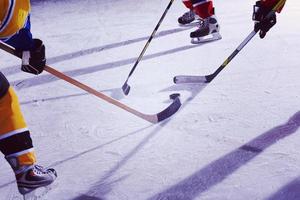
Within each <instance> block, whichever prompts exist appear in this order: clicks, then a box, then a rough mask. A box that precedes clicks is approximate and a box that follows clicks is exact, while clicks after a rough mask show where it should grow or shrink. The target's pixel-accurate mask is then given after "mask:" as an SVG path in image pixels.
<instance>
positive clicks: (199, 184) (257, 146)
mask: <svg viewBox="0 0 300 200" xmlns="http://www.w3.org/2000/svg"><path fill="white" fill-rule="evenodd" d="M299 127H300V111H298V112H297V113H295V114H294V115H293V116H292V117H291V118H290V119H289V120H288V121H287V122H286V123H285V124H282V125H279V126H277V127H275V128H273V129H271V130H269V131H267V132H265V133H263V134H261V135H260V136H258V137H256V138H254V139H253V140H251V141H249V142H248V143H246V144H244V145H242V146H241V147H239V148H237V149H235V150H233V151H232V152H230V153H228V154H226V155H224V156H223V157H221V158H219V159H218V160H215V161H213V162H212V163H210V164H208V165H207V166H205V167H204V168H202V169H200V170H198V171H196V172H195V173H194V174H191V175H190V176H189V177H186V178H185V179H183V180H182V181H180V182H178V183H177V184H175V185H173V186H170V187H169V188H168V189H166V190H164V191H162V192H160V193H158V194H156V195H154V196H152V197H150V198H149V199H148V200H158V199H176V200H191V199H195V198H196V197H198V196H199V195H201V193H203V192H205V191H207V190H209V189H210V188H211V187H213V186H214V185H217V184H218V183H220V182H222V181H223V180H224V179H226V178H227V177H228V176H229V175H231V174H233V173H234V172H235V171H236V170H238V169H239V168H240V167H242V166H243V165H245V164H246V163H248V162H250V161H251V160H252V159H253V158H255V157H256V156H258V155H259V154H260V153H262V152H263V151H264V150H265V149H267V148H268V147H270V146H271V145H273V144H275V143H276V142H278V141H279V140H281V139H284V138H286V137H287V136H290V135H292V134H293V133H295V132H296V131H297V130H298V129H299ZM250 147H251V148H250ZM251 149H252V150H251ZM297 184H299V183H297Z"/></svg>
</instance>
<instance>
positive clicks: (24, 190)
mask: <svg viewBox="0 0 300 200" xmlns="http://www.w3.org/2000/svg"><path fill="white" fill-rule="evenodd" d="M56 177H57V174H56V171H55V170H54V169H52V168H49V169H47V168H43V167H42V166H39V165H33V166H32V168H30V169H28V170H27V171H25V172H23V173H20V174H17V175H16V179H17V185H18V189H19V192H20V193H21V194H22V195H25V194H28V193H30V192H32V191H33V190H35V189H37V188H40V187H46V186H48V185H50V184H51V183H53V181H54V180H55V179H56Z"/></svg>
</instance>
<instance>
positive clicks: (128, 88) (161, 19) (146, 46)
mask: <svg viewBox="0 0 300 200" xmlns="http://www.w3.org/2000/svg"><path fill="white" fill-rule="evenodd" d="M173 2H174V0H171V1H170V3H169V5H168V6H167V8H166V9H165V11H164V13H163V15H162V16H161V18H160V20H159V21H158V23H157V25H156V27H155V28H154V30H153V32H152V34H151V36H150V37H149V39H148V41H147V43H146V44H145V46H144V48H143V50H142V52H141V53H140V55H139V57H138V59H137V60H136V62H135V63H134V65H133V67H132V69H131V71H130V72H129V75H128V76H127V79H126V81H125V83H124V84H123V86H122V90H123V92H124V94H125V95H128V93H129V91H130V85H128V83H127V82H128V80H129V78H130V76H131V75H132V74H133V72H134V70H135V68H136V67H137V65H138V64H139V62H140V61H141V59H142V57H143V55H144V54H145V52H146V49H147V48H148V46H149V44H150V42H151V41H152V39H153V37H154V35H155V33H156V31H157V30H158V28H159V26H160V24H161V23H162V21H163V19H164V18H165V16H166V14H167V12H168V10H169V9H170V7H171V5H172V3H173Z"/></svg>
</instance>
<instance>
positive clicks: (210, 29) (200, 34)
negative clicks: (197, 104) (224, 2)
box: [190, 15, 222, 44]
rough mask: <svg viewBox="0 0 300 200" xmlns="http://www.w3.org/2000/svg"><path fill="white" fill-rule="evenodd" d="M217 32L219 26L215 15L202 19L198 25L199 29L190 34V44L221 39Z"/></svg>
mask: <svg viewBox="0 0 300 200" xmlns="http://www.w3.org/2000/svg"><path fill="white" fill-rule="evenodd" d="M219 31H220V26H219V24H218V21H217V18H216V16H215V15H212V16H211V17H208V18H206V19H203V21H202V23H201V24H200V25H199V28H198V29H197V30H196V31H194V32H191V34H190V37H191V38H192V41H191V42H192V43H193V44H199V43H204V42H209V41H214V40H219V39H222V37H221V35H220V33H219Z"/></svg>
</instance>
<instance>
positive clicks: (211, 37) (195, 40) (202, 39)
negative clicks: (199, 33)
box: [191, 33, 222, 44]
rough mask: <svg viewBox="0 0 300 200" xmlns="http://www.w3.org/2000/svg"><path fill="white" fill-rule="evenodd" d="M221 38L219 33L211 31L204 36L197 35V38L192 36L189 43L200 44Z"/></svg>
mask: <svg viewBox="0 0 300 200" xmlns="http://www.w3.org/2000/svg"><path fill="white" fill-rule="evenodd" d="M220 39H222V36H221V35H220V33H213V34H210V35H207V36H204V37H198V38H192V40H191V43H192V44H201V43H205V42H212V41H215V40H220Z"/></svg>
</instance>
